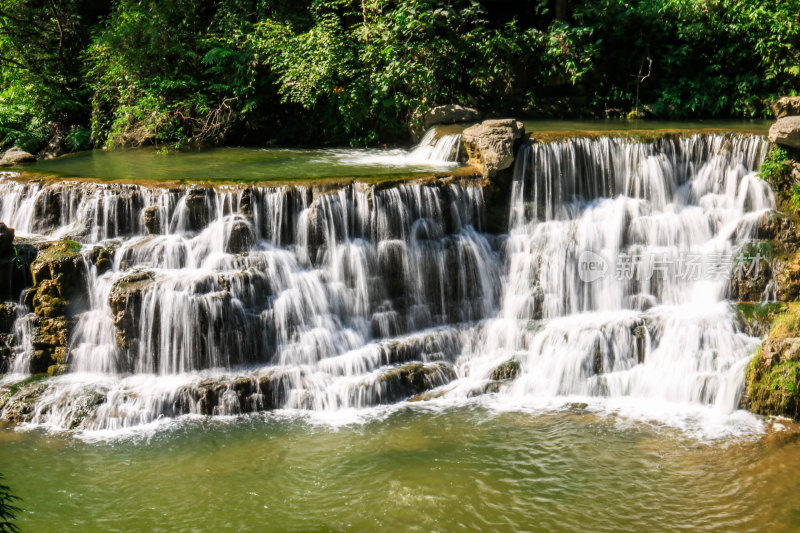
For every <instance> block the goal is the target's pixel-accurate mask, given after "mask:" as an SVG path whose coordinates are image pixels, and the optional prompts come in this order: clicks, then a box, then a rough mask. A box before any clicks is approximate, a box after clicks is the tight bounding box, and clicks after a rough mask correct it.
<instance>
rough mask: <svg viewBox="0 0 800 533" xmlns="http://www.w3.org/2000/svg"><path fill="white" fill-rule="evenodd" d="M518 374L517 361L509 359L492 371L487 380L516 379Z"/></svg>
mask: <svg viewBox="0 0 800 533" xmlns="http://www.w3.org/2000/svg"><path fill="white" fill-rule="evenodd" d="M519 372H520V366H519V361H517V360H516V359H509V360H508V361H506V362H505V363H503V364H502V365H500V366H498V367H497V368H495V369H494V370H492V373H491V375H490V376H489V378H490V379H493V380H495V381H504V380H510V379H516V377H517V376H518V375H519Z"/></svg>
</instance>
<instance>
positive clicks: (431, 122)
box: [422, 104, 480, 129]
mask: <svg viewBox="0 0 800 533" xmlns="http://www.w3.org/2000/svg"><path fill="white" fill-rule="evenodd" d="M479 117H480V113H479V112H478V110H477V109H473V108H471V107H464V106H463V105H457V104H449V105H440V106H437V107H434V108H433V109H431V110H430V111H428V112H427V113H425V115H424V116H423V117H422V122H423V124H424V125H425V128H426V129H427V128H430V127H431V126H435V125H437V124H457V123H460V122H474V121H476V120H478V118H479Z"/></svg>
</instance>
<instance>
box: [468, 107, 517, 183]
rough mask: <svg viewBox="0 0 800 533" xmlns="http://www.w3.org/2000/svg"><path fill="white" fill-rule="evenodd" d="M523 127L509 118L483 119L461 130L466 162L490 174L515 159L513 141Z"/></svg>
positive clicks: (484, 173)
mask: <svg viewBox="0 0 800 533" xmlns="http://www.w3.org/2000/svg"><path fill="white" fill-rule="evenodd" d="M524 132H525V127H524V126H523V125H522V122H520V121H518V120H514V119H511V118H506V119H496V120H484V121H483V122H481V123H480V124H476V125H474V126H471V127H469V128H467V129H465V130H464V132H463V133H462V134H461V141H462V142H463V143H464V148H465V149H466V151H467V155H468V156H469V164H470V165H472V166H474V167H475V168H477V169H478V170H479V171H480V172H481V174H483V175H484V177H487V178H491V177H493V176H494V175H496V174H497V173H498V172H499V171H501V170H504V169H507V168H508V167H510V166H511V164H512V163H513V162H514V144H515V142H516V140H517V139H520V138H521V137H522V134H523V133H524Z"/></svg>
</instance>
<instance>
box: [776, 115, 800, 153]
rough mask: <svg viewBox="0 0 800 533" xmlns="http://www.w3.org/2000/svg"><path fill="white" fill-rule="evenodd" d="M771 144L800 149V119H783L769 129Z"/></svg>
mask: <svg viewBox="0 0 800 533" xmlns="http://www.w3.org/2000/svg"><path fill="white" fill-rule="evenodd" d="M769 142H771V143H775V144H780V145H782V146H788V147H790V148H797V149H800V117H783V118H780V119H778V121H777V122H775V124H773V125H772V126H771V127H770V128H769Z"/></svg>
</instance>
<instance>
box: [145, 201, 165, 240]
mask: <svg viewBox="0 0 800 533" xmlns="http://www.w3.org/2000/svg"><path fill="white" fill-rule="evenodd" d="M161 218H162V217H161V210H160V209H159V207H158V206H157V205H151V206H150V207H147V208H145V210H144V229H145V231H146V232H147V234H148V235H157V234H159V233H162V232H163V231H162V230H163V229H164V221H163V220H162V219H161Z"/></svg>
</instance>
